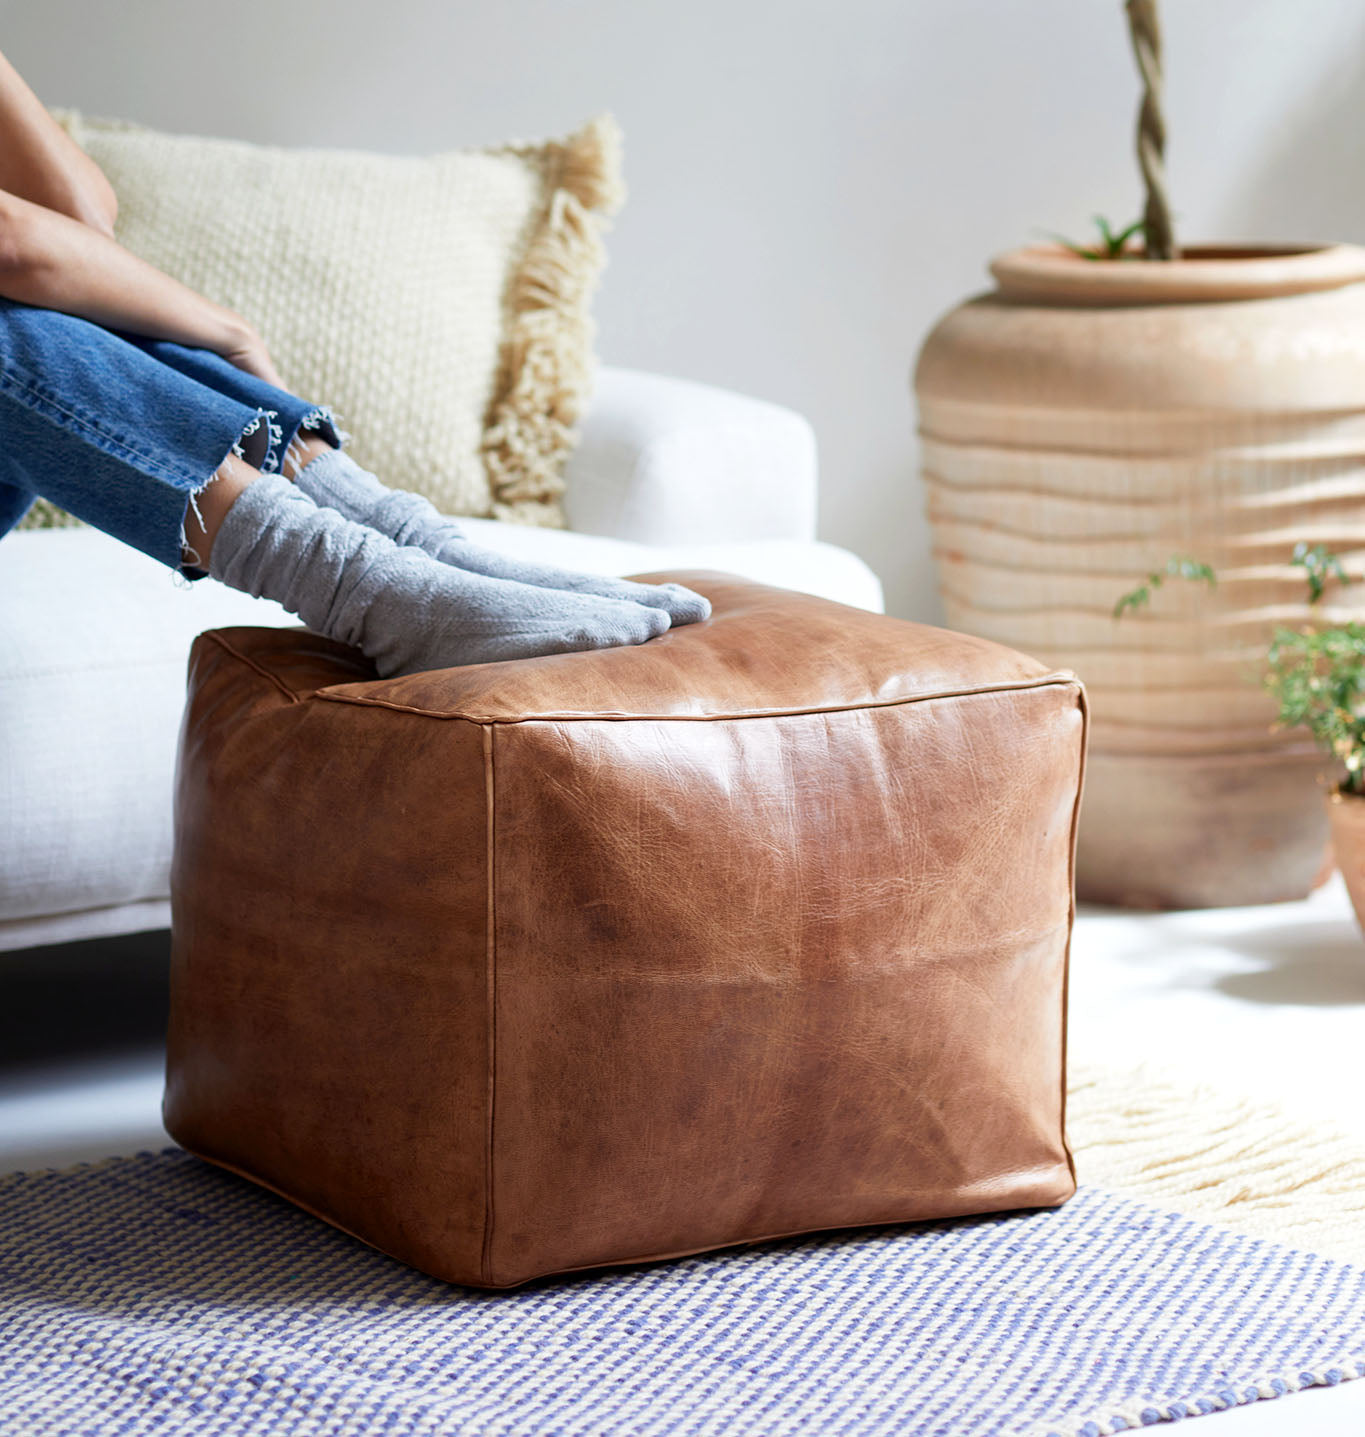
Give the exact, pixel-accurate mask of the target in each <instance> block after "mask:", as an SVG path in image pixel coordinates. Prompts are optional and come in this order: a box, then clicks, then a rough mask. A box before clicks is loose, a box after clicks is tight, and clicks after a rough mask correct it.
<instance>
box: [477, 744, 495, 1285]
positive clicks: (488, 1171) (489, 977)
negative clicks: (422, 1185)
mask: <svg viewBox="0 0 1365 1437" xmlns="http://www.w3.org/2000/svg"><path fill="white" fill-rule="evenodd" d="M483 772H484V802H485V813H484V831H485V835H486V837H485V858H484V866H485V867H486V869H487V885H488V887H487V899H486V903H485V916H484V921H485V923H486V925H487V933H486V936H485V940H484V955H485V956H484V962H485V977H484V982H485V1002H486V1003H487V1005H488V1075H487V1080H486V1089H485V1099H484V1104H485V1108H484V1168H483V1173H484V1177H483V1183H484V1189H483V1249H482V1253H481V1255H480V1273H481V1275H482V1278H483V1281H484V1282H487V1283H491V1282H492V1281H493V1263H492V1258H493V1121H494V1099H495V1095H496V1080H497V1057H498V966H497V958H498V949H497V927H496V920H497V910H496V907H495V899H496V891H497V889H496V883H495V876H496V870H495V867H494V865H495V863H496V858H497V847H496V842H495V838H496V834H495V829H494V815H495V813H496V805H495V801H494V796H495V788H494V785H495V770H494V764H493V727H492V725H491V724H484V725H483Z"/></svg>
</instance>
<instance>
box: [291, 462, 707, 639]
mask: <svg viewBox="0 0 1365 1437" xmlns="http://www.w3.org/2000/svg"><path fill="white" fill-rule="evenodd" d="M301 452H302V453H303V454H304V455H305V456H306V458H305V460H304V462H302V463H297V464H290V465H287V466H286V468H285V473H286V475H287V476H290V475H292V477H293V479H294V482H295V483H296V484H297V485H298V486H299V488H300V489H302V490H303V491H304V493H306V494H307V495H308V496H309V498H311V499H313V500H314V501H315V502H316V503H318V504H326V505H329V506H330V507H331V508H334V509H336V510H338V511H339V512H341V513H342V514H345V515H346V517H347V518H348V519H354V520H356V521H357V522H358V523H361V524H368V525H369V527H370V528H371V529H376V530H378V531H379V533H381V534H387V535H388V537H389V538H390V539H392V540H394V542H395V543H398V544H410V545H413V546H415V547H417V548H419V549H421V550H423V551H424V552H425V553H427V554H430V555H431V557H432V558H433V559H438V560H440V562H441V563H443V564H450V565H453V566H454V567H455V568H459V569H465V570H468V571H469V572H470V573H474V574H484V575H487V576H488V577H489V578H498V579H512V580H515V581H516V582H517V583H521V584H536V585H538V586H539V587H541V588H546V589H562V590H564V591H565V592H567V593H572V594H596V595H599V596H600V597H602V598H609V599H621V600H624V601H627V602H632V603H637V604H648V605H651V606H653V607H656V608H660V609H664V610H666V611H667V613H668V616H669V619H670V620H671V621H672V622H673V623H674V624H691V623H695V622H696V621H697V620H698V619H705V618H708V617H709V616H710V613H711V604H710V601H709V600H707V599H706V598H704V597H703V596H702V595H701V594H698V593H694V592H693V590H691V589H687V588H684V587H683V585H681V584H637V583H634V582H633V581H631V580H630V579H614V578H609V577H605V576H603V575H601V574H585V573H581V572H579V571H578V570H576V569H562V568H560V567H558V566H557V565H554V564H540V563H536V562H534V561H533V560H530V559H517V558H513V557H511V556H510V555H508V554H501V553H499V552H498V551H497V550H496V549H490V548H488V547H487V545H484V544H476V543H475V542H474V541H473V540H472V539H471V538H470V537H469V536H468V534H467V533H466V532H465V529H464V526H463V525H462V524H460V523H459V522H458V521H457V520H455V519H452V518H450V517H449V516H448V515H446V514H442V513H441V512H440V510H438V509H437V508H436V506H435V505H434V504H432V503H431V501H430V500H429V499H426V498H424V497H423V496H422V495H421V494H414V493H412V492H411V491H409V490H406V489H390V488H389V487H388V486H387V485H385V484H384V483H382V482H381V481H380V480H379V479H378V478H377V477H376V476H375V475H373V474H371V473H369V472H368V471H367V470H365V469H363V468H361V466H360V465H359V464H357V463H356V462H355V461H354V460H353V459H352V458H351V457H350V455H349V454H347V453H346V452H345V451H344V450H343V449H341V448H340V447H333V446H332V445H330V444H323V443H317V442H314V443H312V444H307V445H303V446H301Z"/></svg>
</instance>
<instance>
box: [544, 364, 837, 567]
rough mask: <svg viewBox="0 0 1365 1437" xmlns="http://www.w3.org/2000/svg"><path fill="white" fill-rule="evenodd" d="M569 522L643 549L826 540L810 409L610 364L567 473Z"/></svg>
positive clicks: (600, 375)
mask: <svg viewBox="0 0 1365 1437" xmlns="http://www.w3.org/2000/svg"><path fill="white" fill-rule="evenodd" d="M564 478H565V484H566V490H565V495H564V508H565V512H566V514H567V516H568V520H569V527H570V528H571V529H575V530H577V531H578V532H579V533H583V534H602V535H606V536H608V537H610V538H615V539H632V540H634V541H636V542H637V543H642V544H683V543H694V542H695V543H723V542H727V541H732V540H745V539H813V538H814V537H815V502H816V453H815V435H814V432H813V431H812V429H811V427H810V425H809V424H808V423H807V422H806V420H805V419H803V418H802V417H801V416H800V415H799V414H795V413H793V412H792V411H791V410H790V409H783V408H782V407H781V406H780V405H777V404H769V403H767V402H765V401H763V400H759V399H750V398H747V397H745V396H744V395H740V394H734V393H731V392H730V391H729V390H725V389H716V388H713V387H712V386H710V385H706V384H696V383H693V382H692V381H690V380H684V379H670V378H665V377H663V376H661V375H657V374H643V373H640V372H639V371H636V370H630V369H610V368H603V369H601V370H599V371H598V375H597V382H596V386H595V388H594V391H593V396H592V400H591V402H590V404H589V406H588V411H587V414H586V415H585V417H584V419H583V423H582V428H581V434H580V439H579V442H578V445H577V447H576V448H575V450H574V452H573V454H572V455H571V456H570V458H569V461H568V464H567V466H566V468H565V471H564Z"/></svg>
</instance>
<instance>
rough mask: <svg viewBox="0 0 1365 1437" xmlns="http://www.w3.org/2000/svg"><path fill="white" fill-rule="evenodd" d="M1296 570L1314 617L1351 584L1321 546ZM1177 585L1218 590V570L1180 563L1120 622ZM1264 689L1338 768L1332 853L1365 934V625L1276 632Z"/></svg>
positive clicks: (1290, 725) (1330, 791)
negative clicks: (1184, 582)
mask: <svg viewBox="0 0 1365 1437" xmlns="http://www.w3.org/2000/svg"><path fill="white" fill-rule="evenodd" d="M1289 562H1290V565H1291V566H1292V567H1298V568H1301V569H1302V570H1303V571H1304V577H1305V579H1306V581H1307V594H1306V602H1307V604H1308V606H1309V607H1310V609H1313V610H1314V611H1315V612H1317V611H1319V606H1320V604H1321V601H1322V599H1323V596H1324V595H1325V594H1326V593H1328V591H1329V589H1332V590H1335V591H1336V592H1337V593H1338V594H1339V592H1340V590H1339V587H1338V586H1342V585H1346V584H1349V583H1351V582H1352V579H1351V576H1350V575H1349V574H1348V573H1347V571H1346V569H1345V566H1344V565H1343V564H1342V562H1341V560H1340V559H1339V558H1338V556H1337V555H1335V554H1334V553H1332V552H1331V551H1330V550H1328V549H1327V548H1325V547H1324V546H1323V545H1321V544H1318V545H1313V546H1311V547H1310V546H1308V545H1306V544H1303V543H1299V544H1297V545H1296V546H1295V548H1294V551H1293V554H1292V555H1291V556H1290V560H1289ZM1170 578H1177V579H1189V580H1200V581H1202V582H1204V583H1207V584H1208V585H1209V587H1210V588H1216V587H1217V583H1218V576H1217V573H1216V571H1215V570H1214V569H1213V567H1212V566H1211V565H1209V564H1206V563H1203V562H1202V561H1199V560H1195V559H1191V558H1187V557H1184V556H1182V555H1173V556H1172V557H1171V558H1169V559H1167V561H1166V563H1165V565H1164V566H1163V567H1162V568H1160V569H1156V570H1153V571H1152V572H1151V573H1150V574H1148V575H1147V577H1146V578H1145V579H1144V580H1143V581H1142V582H1141V583H1140V584H1138V585H1137V586H1136V587H1134V588H1133V589H1130V590H1129V591H1128V592H1127V593H1126V594H1124V595H1122V597H1121V598H1120V599H1119V600H1118V602H1117V603H1116V604H1115V605H1114V617H1115V618H1116V619H1119V618H1123V617H1125V616H1126V615H1129V614H1136V613H1138V612H1139V611H1141V610H1143V609H1145V608H1146V607H1148V606H1149V605H1150V604H1151V603H1152V601H1153V595H1154V594H1155V593H1156V591H1157V590H1158V589H1159V588H1161V587H1162V586H1163V585H1164V584H1165V582H1166V580H1167V579H1170ZM1263 683H1264V687H1265V689H1266V691H1267V692H1268V693H1269V695H1270V696H1271V698H1272V699H1273V700H1274V702H1275V704H1276V708H1277V715H1276V726H1277V727H1278V728H1280V729H1284V730H1300V729H1301V730H1304V731H1306V732H1307V733H1308V735H1309V736H1310V737H1311V738H1312V740H1313V741H1314V743H1315V744H1316V745H1317V747H1318V749H1319V750H1320V751H1321V752H1322V753H1323V754H1325V755H1326V756H1327V757H1328V758H1329V759H1330V760H1331V761H1332V763H1333V767H1334V770H1335V772H1334V774H1333V775H1332V777H1331V779H1330V781H1329V783H1328V785H1327V793H1326V797H1327V817H1328V824H1329V828H1330V832H1331V837H1332V848H1333V850H1334V853H1335V857H1336V862H1337V865H1338V866H1339V867H1340V868H1341V871H1342V874H1343V876H1344V877H1345V880H1346V887H1347V891H1348V892H1349V893H1350V895H1351V904H1352V906H1353V907H1354V909H1355V912H1356V918H1357V919H1358V920H1359V922H1360V924H1361V927H1362V928H1365V624H1362V623H1360V622H1358V621H1356V620H1354V619H1351V620H1347V621H1346V622H1345V623H1334V624H1326V625H1322V624H1316V625H1315V624H1305V625H1302V626H1299V627H1296V628H1289V627H1286V626H1283V625H1280V626H1277V627H1276V629H1275V631H1274V634H1273V637H1272V639H1271V642H1270V646H1269V649H1268V651H1267V653H1266V665H1265V674H1264V677H1263Z"/></svg>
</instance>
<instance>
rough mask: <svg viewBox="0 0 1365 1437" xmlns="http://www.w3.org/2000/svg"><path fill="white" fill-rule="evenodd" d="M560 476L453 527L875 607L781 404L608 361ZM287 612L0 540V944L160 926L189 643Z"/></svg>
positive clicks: (582, 564)
mask: <svg viewBox="0 0 1365 1437" xmlns="http://www.w3.org/2000/svg"><path fill="white" fill-rule="evenodd" d="M566 479H567V485H568V488H567V495H566V501H565V503H566V509H567V513H568V517H569V523H570V526H571V527H570V529H569V530H567V531H566V530H549V529H529V528H520V527H516V526H512V525H507V524H498V523H494V522H491V521H481V520H473V521H470V528H471V529H472V530H474V531H477V535H478V537H479V538H480V539H481V540H483V541H485V542H487V543H488V544H490V545H494V546H496V547H498V548H501V549H504V550H506V551H508V552H510V553H517V554H524V555H529V556H534V557H538V558H544V559H546V560H549V561H552V562H555V563H560V564H564V565H567V566H571V567H574V568H580V569H587V570H591V571H594V572H597V573H603V574H630V573H643V572H646V571H649V570H655V569H667V568H706V569H724V570H728V571H730V572H732V573H737V574H744V575H747V576H749V577H751V578H754V579H759V580H761V581H763V582H765V583H773V584H779V585H782V586H785V587H787V588H793V589H803V590H806V591H808V592H810V593H815V594H821V595H824V596H825V597H828V598H832V599H838V600H841V601H843V602H845V603H849V604H854V605H857V606H859V607H862V608H868V609H880V608H881V606H882V592H881V586H880V584H879V583H878V580H877V578H876V576H875V575H874V574H873V573H872V571H871V570H870V569H869V568H868V567H867V565H866V564H864V563H863V562H862V560H860V559H858V558H857V557H856V556H855V555H853V554H851V553H849V552H848V551H847V550H844V549H839V548H835V547H834V546H833V545H830V544H822V543H818V542H817V541H816V539H815V500H816V455H815V441H814V436H813V435H812V432H811V429H810V426H809V425H808V424H807V423H806V421H805V420H804V419H802V418H801V417H800V416H799V415H796V414H793V413H791V412H790V411H789V410H786V409H782V408H780V407H778V406H776V405H772V404H767V403H763V402H760V401H758V400H754V399H748V398H745V397H743V396H740V395H736V394H732V393H729V392H727V391H725V390H721V389H714V388H711V387H708V386H706V385H701V384H694V383H690V382H686V381H683V380H677V379H666V378H661V377H659V376H656V375H649V374H641V373H636V372H633V371H629V370H620V369H604V370H602V371H601V373H600V374H599V377H598V382H597V387H596V391H595V394H594V397H593V401H592V404H591V406H590V408H589V412H588V415H587V418H586V420H585V422H584V425H583V434H582V440H581V443H580V444H579V446H578V448H577V450H576V451H575V453H574V455H573V458H572V459H571V461H570V463H569V466H568V470H567V473H566ZM298 622H299V621H298V619H297V618H296V617H295V616H294V615H292V614H290V613H287V612H286V611H285V610H284V609H282V608H280V607H279V605H277V604H273V603H270V602H268V601H266V600H262V599H253V598H251V597H250V596H249V595H246V594H242V593H238V592H237V591H235V590H233V589H228V588H226V587H224V586H223V585H221V584H219V583H218V582H217V581H215V580H214V579H211V578H206V579H202V580H199V581H198V582H197V583H195V584H193V585H187V584H186V581H184V580H183V579H179V578H178V576H176V575H174V574H173V573H172V572H171V571H170V570H169V569H166V568H165V567H163V566H162V565H160V564H157V563H156V562H155V561H154V560H152V559H149V558H147V557H146V556H145V555H143V554H140V553H138V552H137V551H136V550H133V549H130V548H127V547H126V546H124V545H122V544H120V543H118V542H117V541H116V540H113V539H110V538H108V537H107V536H106V535H104V534H101V533H99V532H98V531H96V530H93V529H89V528H70V529H50V530H17V531H15V532H13V533H10V534H8V535H6V536H5V537H4V538H3V539H0V950H2V949H15V948H26V947H31V946H38V945H42V944H48V943H59V942H66V941H69V940H73V939H81V938H92V937H97V936H102V935H106V934H114V933H134V932H141V931H145V930H149V929H156V928H165V927H167V926H168V925H169V923H170V906H169V901H168V896H167V895H168V883H169V872H170V856H171V786H172V778H173V772H174V763H175V746H176V739H177V733H178V728H179V722H180V713H181V707H182V702H183V696H184V682H185V667H186V659H187V657H188V653H189V647H190V643H191V641H192V640H193V638H194V636H195V635H196V634H198V633H200V632H201V631H202V630H204V629H211V628H216V627H219V626H220V625H224V624H285V625H288V624H297V623H298Z"/></svg>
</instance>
